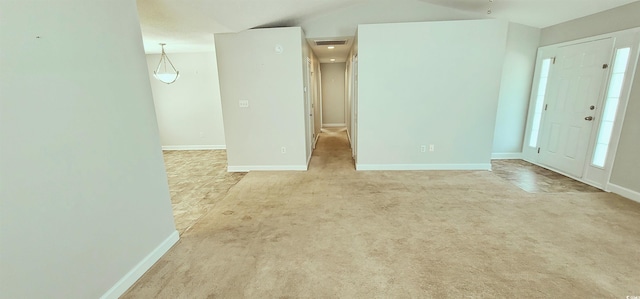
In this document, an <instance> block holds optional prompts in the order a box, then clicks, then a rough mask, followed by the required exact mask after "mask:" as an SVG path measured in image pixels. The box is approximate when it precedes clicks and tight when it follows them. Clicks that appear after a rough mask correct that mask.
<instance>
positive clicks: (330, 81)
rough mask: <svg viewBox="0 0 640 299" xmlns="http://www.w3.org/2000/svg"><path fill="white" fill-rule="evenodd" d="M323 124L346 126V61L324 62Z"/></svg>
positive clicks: (321, 66)
mask: <svg viewBox="0 0 640 299" xmlns="http://www.w3.org/2000/svg"><path fill="white" fill-rule="evenodd" d="M320 68H321V70H322V125H323V126H344V125H345V115H344V113H345V111H344V108H345V106H344V102H345V101H344V96H345V91H344V84H345V81H344V76H345V68H346V64H345V63H322V64H320Z"/></svg>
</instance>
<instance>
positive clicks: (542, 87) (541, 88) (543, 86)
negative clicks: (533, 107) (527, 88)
mask: <svg viewBox="0 0 640 299" xmlns="http://www.w3.org/2000/svg"><path fill="white" fill-rule="evenodd" d="M547 80H549V79H548V77H541V78H540V84H538V97H540V96H542V97H544V95H545V94H546V91H547Z"/></svg>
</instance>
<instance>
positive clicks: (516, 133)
mask: <svg viewBox="0 0 640 299" xmlns="http://www.w3.org/2000/svg"><path fill="white" fill-rule="evenodd" d="M539 42H540V29H538V28H533V27H529V26H525V25H521V24H516V23H509V31H508V35H507V48H506V53H505V58H504V65H503V67H502V79H501V81H500V82H501V83H500V97H499V100H498V111H497V115H496V127H495V131H494V139H493V154H492V156H493V158H494V159H509V158H518V159H520V158H521V157H522V141H523V139H524V132H525V124H526V121H527V110H528V107H529V95H530V94H531V82H532V80H533V72H534V68H535V64H536V53H537V49H538V43H539Z"/></svg>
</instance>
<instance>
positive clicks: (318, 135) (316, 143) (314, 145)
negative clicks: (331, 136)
mask: <svg viewBox="0 0 640 299" xmlns="http://www.w3.org/2000/svg"><path fill="white" fill-rule="evenodd" d="M320 133H322V132H320ZM320 133H317V134H316V140H315V141H313V149H315V148H316V146H317V145H318V139H320ZM312 155H313V153H312Z"/></svg>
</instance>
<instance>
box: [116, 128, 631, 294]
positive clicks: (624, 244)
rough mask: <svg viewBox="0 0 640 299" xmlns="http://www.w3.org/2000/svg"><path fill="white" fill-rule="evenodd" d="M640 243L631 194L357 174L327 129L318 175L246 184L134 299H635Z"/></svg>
mask: <svg viewBox="0 0 640 299" xmlns="http://www.w3.org/2000/svg"><path fill="white" fill-rule="evenodd" d="M638 244H640V204H637V203H634V202H632V201H630V200H627V199H624V198H622V197H619V196H616V195H613V194H608V193H604V192H587V193H578V192H575V193H527V192H525V191H523V190H522V189H520V188H518V187H517V186H515V185H513V184H511V183H510V182H509V181H507V180H505V179H503V178H501V177H498V176H497V175H495V174H494V173H492V172H486V171H446V172H439V171H422V172H420V171H418V172H356V171H355V170H354V169H353V162H352V161H351V159H350V152H349V150H348V144H347V143H346V139H345V134H344V132H335V133H331V132H329V133H323V135H322V136H321V138H320V141H319V147H318V149H317V150H316V151H315V153H314V157H313V159H312V162H311V169H310V170H309V171H308V172H251V173H249V174H247V175H246V176H245V177H244V178H243V179H242V180H241V181H240V182H239V183H238V184H236V185H235V186H234V187H232V188H231V189H230V190H229V193H228V195H227V196H226V197H225V198H224V199H222V200H220V201H218V202H217V203H216V204H215V205H214V206H213V207H212V208H211V210H210V211H209V212H208V213H207V214H206V215H204V216H203V217H202V218H200V219H199V220H198V222H197V223H195V224H194V225H193V227H192V228H191V229H190V230H188V231H187V232H186V233H184V234H183V235H182V238H181V240H180V241H179V242H178V244H177V245H176V246H174V248H172V249H171V250H170V251H169V252H168V253H167V254H166V255H165V256H164V257H163V258H162V259H161V260H160V261H159V262H158V263H157V264H156V265H155V266H153V267H152V269H150V270H149V272H148V273H146V274H145V275H144V276H143V277H142V278H141V279H140V280H139V281H138V282H137V283H136V284H135V285H134V286H133V287H132V288H131V289H130V290H129V291H128V292H127V293H126V294H125V295H124V298H218V297H219V298H612V297H615V298H625V296H628V295H639V294H640V283H639V282H640V263H639V261H640V247H638Z"/></svg>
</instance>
